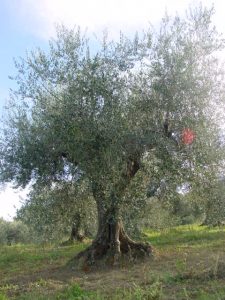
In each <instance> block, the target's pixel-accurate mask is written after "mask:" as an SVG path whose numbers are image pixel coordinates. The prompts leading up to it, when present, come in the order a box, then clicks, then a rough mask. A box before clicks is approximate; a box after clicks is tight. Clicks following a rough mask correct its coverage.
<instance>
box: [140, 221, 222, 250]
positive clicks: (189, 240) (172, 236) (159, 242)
mask: <svg viewBox="0 0 225 300" xmlns="http://www.w3.org/2000/svg"><path fill="white" fill-rule="evenodd" d="M144 233H145V234H146V235H147V237H148V238H147V240H148V241H149V242H151V244H152V245H154V246H166V247H167V246H176V247H178V246H179V247H181V246H192V247H204V246H210V247H214V246H220V245H222V244H223V243H224V241H225V228H220V227H215V228H214V227H212V228H208V227H206V226H198V225H192V226H190V225H185V226H177V227H175V228H171V229H166V230H163V231H153V230H150V229H146V230H145V232H144Z"/></svg>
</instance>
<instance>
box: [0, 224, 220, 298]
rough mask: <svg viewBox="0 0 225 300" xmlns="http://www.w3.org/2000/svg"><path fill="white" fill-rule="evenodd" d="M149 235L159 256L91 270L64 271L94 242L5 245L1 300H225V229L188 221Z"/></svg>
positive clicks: (1, 263) (0, 265)
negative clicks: (69, 244) (77, 254)
mask: <svg viewBox="0 0 225 300" xmlns="http://www.w3.org/2000/svg"><path fill="white" fill-rule="evenodd" d="M144 233H145V240H147V241H149V242H150V243H151V244H152V245H153V248H154V253H155V254H154V258H153V259H151V260H147V261H146V262H144V263H142V264H134V265H132V266H129V263H128V262H127V265H123V266H122V265H121V266H120V267H118V268H116V269H113V270H112V269H108V270H104V271H103V270H94V271H91V272H90V273H89V272H86V271H85V272H84V271H82V269H81V270H78V269H77V268H73V267H72V265H71V266H70V265H69V267H68V268H70V269H68V271H67V269H66V268H65V269H64V266H65V265H66V264H67V262H68V261H69V260H71V259H72V258H73V257H74V256H75V255H76V253H78V252H79V251H81V250H83V249H84V248H85V247H87V245H88V244H89V242H90V241H89V242H87V243H83V244H82V243H76V244H74V245H72V246H66V247H57V246H55V245H43V246H37V245H12V246H4V247H1V248H0V278H3V279H4V280H2V281H1V280H0V300H8V299H18V300H29V299H30V300H57V299H59V300H69V299H70V300H73V299H74V300H75V299H86V300H93V299H95V300H103V299H111V300H120V299H123V300H142V299H143V300H145V299H148V300H151V299H154V300H176V299H177V300H178V299H179V300H187V299H188V300H192V299H193V300H223V299H225V285H224V280H225V253H224V244H225V228H224V227H212V228H208V227H206V226H199V225H192V226H188V225H185V226H177V227H174V228H170V229H166V230H151V229H146V230H145V231H144ZM74 263H75V264H76V261H74ZM54 272H56V273H57V272H58V274H56V275H57V276H56V277H55V276H52V275H54ZM67 272H68V273H67ZM35 274H36V275H35ZM46 274H47V275H48V276H45V275H46ZM33 275H35V276H33ZM32 276H33V277H32ZM65 276H67V279H66V278H65ZM19 278H22V282H23V284H22V286H21V279H19ZM24 278H25V279H24Z"/></svg>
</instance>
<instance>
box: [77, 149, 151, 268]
mask: <svg viewBox="0 0 225 300" xmlns="http://www.w3.org/2000/svg"><path fill="white" fill-rule="evenodd" d="M139 168H140V153H138V152H134V153H133V155H130V156H129V157H128V160H127V167H126V169H125V170H124V172H123V173H122V174H121V178H120V179H119V180H118V182H117V183H116V184H114V185H113V186H112V191H111V194H110V196H109V198H108V199H107V197H106V195H105V193H104V188H103V185H102V184H99V183H96V182H95V183H94V184H93V186H92V191H93V196H94V198H95V201H96V204H97V211H98V231H97V236H96V238H95V240H94V241H93V243H92V244H91V246H90V247H88V248H87V249H86V250H84V251H83V252H81V253H79V254H78V255H77V258H81V257H83V258H84V259H85V261H86V262H88V263H90V264H93V263H94V262H95V261H96V260H98V259H102V258H103V257H106V258H108V261H109V262H110V263H111V264H112V265H113V264H114V263H116V262H117V261H118V258H119V257H120V256H121V255H128V256H129V258H132V259H134V258H137V257H147V256H150V255H151V254H152V247H151V246H150V244H149V243H141V242H135V241H133V240H132V239H131V238H130V237H129V236H128V235H127V233H126V232H125V230H124V227H123V223H122V219H121V218H120V216H119V206H120V202H121V198H122V196H123V194H124V192H125V190H126V188H127V187H128V186H129V184H130V182H131V180H132V178H133V177H134V176H135V174H136V173H137V172H138V170H139ZM107 204H108V206H107ZM109 204H110V205H109Z"/></svg>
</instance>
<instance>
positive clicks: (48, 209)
mask: <svg viewBox="0 0 225 300" xmlns="http://www.w3.org/2000/svg"><path fill="white" fill-rule="evenodd" d="M17 219H19V220H21V221H23V223H25V224H26V225H27V226H29V228H30V229H31V230H32V231H33V232H36V233H37V237H36V240H43V241H58V242H61V241H62V240H63V239H64V240H65V238H66V237H68V236H69V239H68V240H67V241H65V242H64V243H66V244H68V243H72V242H74V241H76V240H78V241H82V240H83V239H84V237H85V236H86V237H87V236H89V237H91V236H93V235H94V234H95V232H96V225H97V224H96V206H95V202H94V200H93V197H92V195H91V193H90V189H89V188H88V185H87V183H85V182H82V183H80V182H79V184H78V183H74V182H63V183H62V182H59V183H57V184H55V185H54V186H48V185H47V186H46V185H37V184H36V185H35V186H34V187H33V189H32V190H31V192H30V193H29V194H28V197H27V199H26V200H25V202H24V204H23V206H22V207H21V208H20V209H19V210H18V211H17Z"/></svg>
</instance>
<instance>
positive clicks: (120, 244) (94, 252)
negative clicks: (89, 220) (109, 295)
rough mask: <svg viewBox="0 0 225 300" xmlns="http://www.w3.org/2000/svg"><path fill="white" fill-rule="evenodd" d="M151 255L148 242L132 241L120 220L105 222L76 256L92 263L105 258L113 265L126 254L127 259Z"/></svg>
mask: <svg viewBox="0 0 225 300" xmlns="http://www.w3.org/2000/svg"><path fill="white" fill-rule="evenodd" d="M151 255H152V247H151V246H150V244H149V243H138V242H135V241H133V240H132V239H131V238H129V236H128V235H127V234H126V233H125V231H124V228H123V224H122V221H121V220H119V221H116V222H106V224H105V226H104V228H103V229H102V230H101V231H99V233H98V235H97V237H96V239H95V240H94V241H93V243H92V244H91V245H90V246H89V247H88V248H87V249H85V250H84V251H82V252H80V253H79V254H78V255H77V256H76V258H77V259H80V258H82V259H83V261H84V262H85V263H87V264H89V265H92V264H94V263H95V262H96V260H101V259H103V258H104V259H106V261H107V262H108V263H109V264H111V265H115V264H116V263H117V262H118V261H119V259H120V257H122V256H123V257H124V256H126V257H127V258H128V259H129V260H135V259H136V258H144V257H149V256H151Z"/></svg>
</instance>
